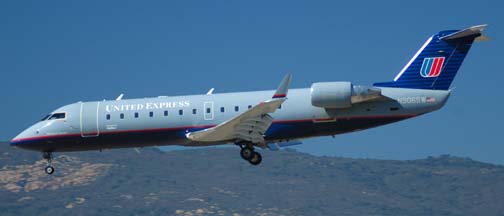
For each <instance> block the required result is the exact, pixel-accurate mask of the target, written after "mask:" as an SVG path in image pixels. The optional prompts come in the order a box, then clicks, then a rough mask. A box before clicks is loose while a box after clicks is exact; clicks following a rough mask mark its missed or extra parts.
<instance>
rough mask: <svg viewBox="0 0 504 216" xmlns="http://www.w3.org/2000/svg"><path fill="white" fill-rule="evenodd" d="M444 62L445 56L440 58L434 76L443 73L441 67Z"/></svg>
mask: <svg viewBox="0 0 504 216" xmlns="http://www.w3.org/2000/svg"><path fill="white" fill-rule="evenodd" d="M443 62H444V58H439V63H438V65H437V67H436V73H435V74H434V76H439V74H440V73H441V68H442V67H443Z"/></svg>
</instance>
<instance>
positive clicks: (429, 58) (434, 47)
mask: <svg viewBox="0 0 504 216" xmlns="http://www.w3.org/2000/svg"><path fill="white" fill-rule="evenodd" d="M485 27H486V25H478V26H473V27H470V28H467V29H464V30H449V31H441V32H438V33H437V34H435V35H433V36H432V37H430V38H429V39H427V41H426V42H425V43H424V45H423V46H422V47H421V48H420V50H418V52H417V53H416V54H415V55H414V56H413V58H412V59H411V60H410V61H409V62H408V63H407V64H406V66H404V68H403V69H402V70H401V72H399V74H397V76H396V77H395V79H394V81H393V82H382V83H374V84H373V85H374V86H381V87H398V88H414V89H439V90H447V89H448V88H450V85H451V83H452V81H453V79H454V78H455V75H456V74H457V71H458V69H459V67H460V65H461V64H462V62H463V61H464V58H465V56H466V55H467V52H469V49H470V48H471V45H472V44H473V42H474V41H479V40H484V39H487V38H486V37H484V36H483V35H482V34H481V32H482V31H483V29H484V28H485Z"/></svg>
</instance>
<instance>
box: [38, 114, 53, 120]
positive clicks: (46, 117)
mask: <svg viewBox="0 0 504 216" xmlns="http://www.w3.org/2000/svg"><path fill="white" fill-rule="evenodd" d="M49 116H51V114H47V115H46V116H44V118H42V119H40V121H45V120H47V119H48V118H49Z"/></svg>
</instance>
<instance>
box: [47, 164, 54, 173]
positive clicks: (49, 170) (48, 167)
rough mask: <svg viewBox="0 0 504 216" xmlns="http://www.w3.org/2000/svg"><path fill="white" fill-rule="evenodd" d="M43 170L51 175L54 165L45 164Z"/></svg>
mask: <svg viewBox="0 0 504 216" xmlns="http://www.w3.org/2000/svg"><path fill="white" fill-rule="evenodd" d="M45 172H46V173H47V174H48V175H51V174H53V173H54V167H52V166H46V168H45Z"/></svg>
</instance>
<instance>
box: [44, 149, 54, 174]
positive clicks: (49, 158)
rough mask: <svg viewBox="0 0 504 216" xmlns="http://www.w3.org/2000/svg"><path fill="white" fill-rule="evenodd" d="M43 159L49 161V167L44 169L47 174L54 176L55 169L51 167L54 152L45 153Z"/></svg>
mask: <svg viewBox="0 0 504 216" xmlns="http://www.w3.org/2000/svg"><path fill="white" fill-rule="evenodd" d="M43 157H44V159H45V160H46V161H47V166H46V167H45V169H44V171H45V173H46V174H48V175H51V174H53V173H54V167H53V166H51V162H52V159H53V155H52V152H44V154H43Z"/></svg>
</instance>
